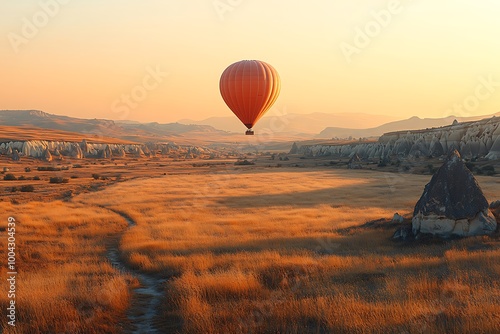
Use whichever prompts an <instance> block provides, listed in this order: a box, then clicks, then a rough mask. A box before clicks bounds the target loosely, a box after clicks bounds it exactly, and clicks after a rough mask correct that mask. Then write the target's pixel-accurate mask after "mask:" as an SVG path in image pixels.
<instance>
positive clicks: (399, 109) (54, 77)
mask: <svg viewBox="0 0 500 334" xmlns="http://www.w3.org/2000/svg"><path fill="white" fill-rule="evenodd" d="M499 31H500V1H495V0H439V1H436V0H401V1H398V0H395V1H391V0H388V1H387V0H386V1H378V0H344V1H340V0H338V1H337V0H313V1H304V0H280V1H278V0H143V1H138V0H136V1H132V0H106V1H104V0H85V1H83V0H64V1H63V0H38V1H32V0H22V1H2V2H0V36H2V38H1V39H0V41H1V42H0V67H1V70H0V88H1V89H0V109H40V110H44V111H46V112H49V113H55V114H65V115H70V116H76V117H86V118H94V117H97V118H108V119H123V118H126V119H133V120H139V121H158V122H170V121H176V120H179V119H182V118H191V119H196V120H199V119H203V118H207V117H210V116H227V115H232V113H231V111H230V110H229V109H228V108H227V107H226V106H225V104H224V102H223V100H222V98H221V96H220V93H219V88H218V83H219V78H220V75H221V73H222V71H223V70H224V69H225V68H226V67H227V66H228V65H230V64H231V63H233V62H236V61H239V60H242V59H259V60H263V61H266V62H268V63H270V64H271V65H273V66H274V67H275V68H276V69H277V71H278V72H279V73H280V76H281V80H282V92H281V95H280V97H279V98H278V100H277V102H276V104H275V106H274V107H273V109H271V111H270V112H269V113H270V114H276V113H283V112H285V111H286V112H288V113H310V112H316V111H317V112H332V113H337V112H365V113H372V114H386V115H393V116H397V117H400V118H404V117H409V116H413V115H417V116H420V117H442V116H447V115H450V114H455V115H457V116H467V115H481V114H490V113H494V112H497V111H500V37H499ZM450 109H451V110H450ZM453 109H454V110H453Z"/></svg>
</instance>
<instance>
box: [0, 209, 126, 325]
mask: <svg viewBox="0 0 500 334" xmlns="http://www.w3.org/2000/svg"><path fill="white" fill-rule="evenodd" d="M1 208H2V211H1V214H0V218H1V219H2V228H3V231H2V238H1V239H0V256H1V258H2V267H1V268H0V273H1V277H2V278H6V277H7V271H8V270H7V264H6V259H7V255H6V250H7V240H6V239H7V238H6V237H4V236H5V233H6V232H5V226H6V225H7V219H8V217H9V216H13V217H15V219H16V270H17V272H18V276H17V282H16V285H17V286H16V308H17V312H16V316H17V319H16V320H17V321H16V327H15V328H14V327H11V326H8V325H7V324H6V322H7V318H6V317H5V313H4V312H2V318H1V319H0V324H1V326H2V328H3V332H4V333H96V334H97V333H119V332H120V327H123V324H124V323H125V322H126V319H125V312H126V310H127V308H128V307H129V297H130V296H129V286H132V285H133V284H134V283H135V282H134V280H133V278H132V277H129V276H127V275H123V274H121V273H119V272H118V271H117V270H115V269H114V268H112V266H111V265H110V263H109V262H108V261H107V260H106V258H105V256H104V253H105V250H106V244H107V243H111V242H116V239H115V237H114V236H115V235H116V234H117V233H120V232H121V231H123V230H124V229H125V228H126V226H127V224H126V222H125V221H124V219H123V218H121V217H120V216H117V215H116V214H113V213H112V212H110V211H109V210H106V209H101V208H97V207H92V208H88V207H87V206H85V205H82V204H73V203H64V202H60V201H54V202H50V203H43V202H31V203H28V204H20V205H12V204H10V203H8V202H3V203H2V204H1ZM4 259H5V260H4ZM0 287H1V291H2V293H1V294H0V306H1V309H2V310H6V309H7V306H8V303H9V300H8V299H7V291H9V288H8V286H7V282H6V280H5V279H2V284H1V285H0ZM4 292H5V293H4Z"/></svg>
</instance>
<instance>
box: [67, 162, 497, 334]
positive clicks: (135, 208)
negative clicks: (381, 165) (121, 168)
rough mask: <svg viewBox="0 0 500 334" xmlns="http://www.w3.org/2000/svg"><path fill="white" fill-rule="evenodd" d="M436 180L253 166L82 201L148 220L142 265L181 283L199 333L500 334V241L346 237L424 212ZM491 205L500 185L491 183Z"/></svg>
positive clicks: (177, 286)
mask: <svg viewBox="0 0 500 334" xmlns="http://www.w3.org/2000/svg"><path fill="white" fill-rule="evenodd" d="M429 178H430V177H429V176H415V175H404V176H394V175H387V174H384V173H378V172H375V173H374V172H367V171H341V170H336V171H332V170H319V171H318V170H316V171H315V170H304V169H302V170H297V169H286V170H276V169H241V170H235V169H234V170H233V169H231V170H228V171H219V172H216V173H213V174H208V175H199V174H192V175H168V176H165V177H162V178H157V179H149V180H134V181H130V182H126V183H122V184H118V185H114V186H112V187H110V188H108V189H106V190H104V191H103V192H101V193H99V196H98V197H96V196H94V195H90V194H85V195H80V196H78V197H77V198H76V199H75V200H77V201H80V202H82V203H88V204H99V205H105V206H107V207H109V208H113V209H116V210H120V211H122V212H124V213H126V214H127V215H129V216H130V217H132V218H133V219H134V220H135V221H136V222H137V224H138V225H137V226H135V227H133V228H132V229H130V230H128V231H127V232H126V234H125V236H124V238H123V239H122V242H121V245H120V247H121V250H122V251H123V252H124V253H125V254H126V257H127V259H128V261H129V263H130V264H131V265H132V266H135V267H136V268H139V269H141V270H144V271H146V272H153V273H158V274H160V275H163V276H171V277H172V279H171V280H170V281H169V283H168V286H167V289H166V294H165V304H164V314H165V316H168V315H172V314H174V315H177V316H179V317H181V318H182V320H183V323H182V328H179V331H182V332H185V333H444V332H448V333H464V332H467V333H495V332H499V331H500V327H498V326H499V325H498V324H500V318H499V315H500V289H499V288H500V286H499V285H500V283H499V282H500V281H499V280H498V278H499V277H500V244H499V241H498V238H496V239H495V238H491V237H480V238H471V239H467V240H457V241H449V242H440V243H433V244H428V245H413V246H408V245H401V244H397V243H393V242H392V241H390V237H391V235H392V233H393V229H384V228H382V229H364V228H355V229H351V230H350V231H346V230H345V228H347V227H352V226H358V225H361V224H363V223H365V222H367V221H370V220H374V219H379V218H391V217H392V215H393V214H394V212H400V213H406V214H408V213H410V212H411V211H412V209H413V206H414V204H415V202H416V201H417V199H418V197H419V196H420V195H421V193H422V191H423V187H424V185H425V183H427V182H428V181H429ZM479 182H480V184H481V185H482V187H483V190H484V191H485V194H486V195H487V197H488V199H490V200H493V199H496V198H494V197H495V196H498V190H499V181H498V179H495V178H479Z"/></svg>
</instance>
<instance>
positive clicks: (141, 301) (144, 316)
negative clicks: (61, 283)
mask: <svg viewBox="0 0 500 334" xmlns="http://www.w3.org/2000/svg"><path fill="white" fill-rule="evenodd" d="M102 208H104V209H106V210H109V211H112V212H114V213H116V214H118V215H120V216H122V217H123V218H124V219H125V220H126V221H127V224H128V228H127V230H129V229H131V228H133V227H134V226H136V225H137V223H136V222H135V221H134V220H133V219H132V218H131V217H130V216H128V215H127V214H126V213H123V212H120V211H117V210H114V209H110V208H107V207H104V206H102ZM123 233H125V232H123ZM123 233H122V234H121V235H123ZM121 235H120V236H119V238H118V240H117V241H116V242H114V243H113V244H111V245H108V247H107V250H106V257H107V258H108V260H109V261H110V262H111V264H112V265H113V267H115V268H116V269H118V270H119V271H120V272H123V273H127V274H129V275H131V276H133V277H135V278H137V280H138V281H139V283H140V286H139V287H137V288H134V289H133V294H132V300H131V307H130V309H129V310H128V312H127V319H128V320H129V321H130V323H131V325H132V329H131V331H130V333H133V334H155V333H160V331H159V330H158V328H157V327H158V324H157V323H156V324H155V322H157V319H158V316H159V314H158V312H159V311H160V310H161V307H160V306H161V301H162V299H164V291H163V289H162V285H163V283H165V282H166V281H167V279H162V278H159V277H157V276H154V275H151V274H145V273H143V272H141V271H139V270H137V269H133V268H131V267H130V266H129V265H127V263H126V262H125V261H123V259H122V257H121V255H120V249H119V244H120V239H121ZM155 318H156V319H155ZM161 333H164V331H161Z"/></svg>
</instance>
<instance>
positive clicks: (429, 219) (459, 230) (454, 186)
mask: <svg viewBox="0 0 500 334" xmlns="http://www.w3.org/2000/svg"><path fill="white" fill-rule="evenodd" d="M412 226H413V233H414V234H415V235H416V234H418V233H428V234H433V235H438V236H442V237H450V236H452V235H456V236H472V235H483V234H490V233H492V232H494V231H495V230H496V221H495V219H494V218H493V217H492V216H491V214H490V213H489V205H488V201H487V200H486V198H485V197H484V194H483V192H482V190H481V188H480V186H479V184H478V183H477V181H476V179H475V178H474V175H472V173H471V172H470V171H469V169H468V168H467V167H466V166H465V163H464V162H463V161H462V159H461V157H460V154H459V153H458V151H456V150H454V151H452V152H451V153H450V155H449V156H448V158H447V159H446V161H445V162H444V164H443V166H441V167H440V168H439V169H438V171H437V172H436V173H435V174H434V175H433V177H432V179H431V181H430V182H429V183H428V184H427V185H426V186H425V189H424V193H423V194H422V197H421V198H420V199H419V201H418V202H417V204H416V205H415V210H414V212H413V220H412Z"/></svg>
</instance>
